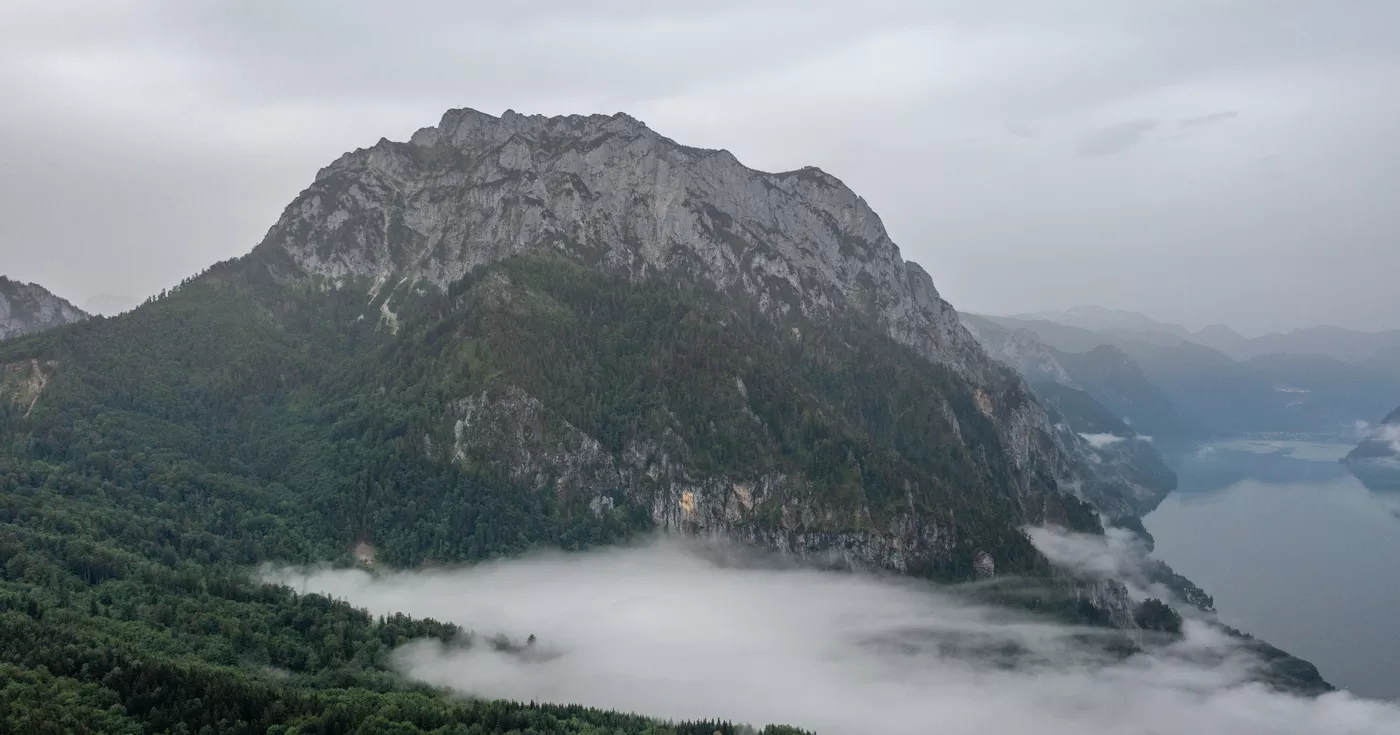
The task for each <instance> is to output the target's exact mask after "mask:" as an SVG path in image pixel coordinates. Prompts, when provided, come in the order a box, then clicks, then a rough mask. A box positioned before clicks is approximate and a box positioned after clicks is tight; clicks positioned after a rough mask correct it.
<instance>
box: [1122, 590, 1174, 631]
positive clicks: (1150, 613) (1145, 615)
mask: <svg viewBox="0 0 1400 735" xmlns="http://www.w3.org/2000/svg"><path fill="white" fill-rule="evenodd" d="M1133 621H1134V622H1136V623H1137V625H1138V627H1139V628H1142V629H1143V630H1155V631H1159V632H1162V633H1173V634H1180V633H1181V613H1178V612H1177V611H1175V610H1173V609H1171V607H1169V606H1168V605H1167V604H1166V603H1164V602H1162V601H1161V600H1159V599H1157V598H1155V597H1153V598H1148V599H1146V600H1143V601H1142V602H1141V603H1139V604H1138V606H1137V609H1136V610H1134V611H1133Z"/></svg>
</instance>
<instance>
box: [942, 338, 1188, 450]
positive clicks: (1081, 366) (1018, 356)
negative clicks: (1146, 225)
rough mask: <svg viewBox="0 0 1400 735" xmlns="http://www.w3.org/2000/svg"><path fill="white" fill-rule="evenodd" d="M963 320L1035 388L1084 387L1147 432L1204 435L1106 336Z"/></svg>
mask: <svg viewBox="0 0 1400 735" xmlns="http://www.w3.org/2000/svg"><path fill="white" fill-rule="evenodd" d="M962 318H963V323H964V324H965V325H966V326H967V328H968V330H969V331H971V332H972V333H973V335H974V336H976V337H977V338H978V340H979V341H981V342H982V344H983V346H985V347H986V348H987V351H988V352H989V353H991V354H992V356H994V357H996V358H997V359H999V360H1001V361H1003V362H1005V363H1007V364H1008V365H1010V366H1011V367H1013V368H1015V369H1016V370H1017V371H1018V372H1020V373H1021V374H1022V375H1024V376H1025V377H1026V379H1027V380H1029V381H1031V383H1032V385H1033V386H1034V385H1041V386H1043V385H1044V384H1047V383H1055V384H1059V385H1063V386H1067V387H1071V388H1075V389H1077V390H1081V391H1083V392H1084V393H1086V394H1088V395H1089V396H1092V397H1093V398H1094V400H1095V401H1097V402H1098V403H1100V404H1102V406H1103V407H1104V408H1105V409H1106V410H1108V411H1110V412H1111V413H1113V414H1114V415H1115V416H1116V417H1117V418H1118V419H1119V420H1122V421H1125V422H1126V423H1128V424H1131V425H1132V426H1133V427H1134V429H1135V430H1136V431H1138V432H1141V433H1143V434H1147V435H1149V436H1162V437H1184V436H1187V435H1195V434H1199V433H1201V427H1197V426H1192V425H1190V423H1189V422H1188V421H1186V419H1185V418H1184V417H1183V416H1182V414H1181V412H1180V411H1179V410H1178V409H1177V407H1176V406H1175V404H1174V403H1173V402H1172V399H1171V398H1170V397H1168V396H1167V394H1166V393H1165V392H1163V391H1162V389H1161V388H1159V387H1158V386H1157V385H1155V384H1153V383H1152V381H1151V379H1150V378H1148V376H1147V374H1146V373H1145V372H1144V371H1143V370H1142V368H1141V367H1139V366H1138V365H1137V364H1136V363H1135V362H1133V360H1132V359H1131V358H1130V357H1128V355H1127V354H1125V353H1124V352H1123V351H1122V350H1120V349H1118V348H1116V347H1114V346H1112V345H1107V344H1103V337H1101V336H1099V335H1097V334H1094V333H1092V332H1088V331H1086V330H1081V329H1079V328H1076V327H1060V326H1059V325H1055V324H1054V323H1052V322H1027V323H1025V324H1027V325H1028V326H1017V325H1013V324H1009V323H1008V322H1010V321H1011V320H1005V319H995V318H988V317H982V316H977V315H975V314H964V315H962ZM1047 328H1048V331H1050V332H1051V333H1052V334H1051V338H1050V339H1043V338H1042V336H1041V334H1042V331H1045V330H1047ZM1055 341H1059V342H1060V344H1059V345H1056V344H1054V342H1055ZM1061 345H1066V346H1067V348H1066V347H1062V346H1061ZM1085 345H1088V347H1085ZM1075 348H1084V349H1082V350H1079V349H1075Z"/></svg>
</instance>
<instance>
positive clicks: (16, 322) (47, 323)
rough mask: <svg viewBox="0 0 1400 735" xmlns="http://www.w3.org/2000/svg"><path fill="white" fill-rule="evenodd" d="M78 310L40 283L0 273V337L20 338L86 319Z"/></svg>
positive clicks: (86, 316) (83, 313) (80, 310)
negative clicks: (16, 279)
mask: <svg viewBox="0 0 1400 735" xmlns="http://www.w3.org/2000/svg"><path fill="white" fill-rule="evenodd" d="M87 318H88V315H87V313H86V312H84V311H83V310H82V309H79V308H78V307H76V306H74V305H72V304H71V303H69V302H68V301H67V300H65V299H62V298H59V297H58V296H55V295H53V294H52V293H50V292H49V291H48V290H47V289H45V288H44V287H43V286H40V285H38V284H34V283H20V282H19V281H14V280H11V279H9V278H6V277H5V276H0V340H4V339H12V338H15V337H23V336H25V335H27V334H34V333H37V332H42V331H44V330H45V329H52V328H54V327H61V326H64V325H65V324H73V323H76V322H80V321H82V320H84V319H87Z"/></svg>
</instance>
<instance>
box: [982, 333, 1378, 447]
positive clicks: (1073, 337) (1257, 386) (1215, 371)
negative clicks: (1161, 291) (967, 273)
mask: <svg viewBox="0 0 1400 735" xmlns="http://www.w3.org/2000/svg"><path fill="white" fill-rule="evenodd" d="M988 319H990V320H991V321H993V322H994V323H996V324H998V325H999V326H1000V327H1001V328H1003V329H1023V330H1026V331H1028V332H1032V333H1034V334H1035V335H1036V337H1037V338H1039V339H1040V340H1042V341H1043V342H1045V343H1046V344H1047V345H1049V346H1051V347H1052V348H1055V349H1058V350H1061V351H1064V352H1078V353H1089V352H1092V351H1093V350H1095V349H1097V348H1099V347H1102V346H1105V345H1106V346H1109V347H1111V348H1114V349H1115V350H1117V351H1118V352H1120V353H1121V354H1122V355H1124V356H1125V357H1126V358H1127V359H1129V360H1130V361H1131V362H1132V363H1133V364H1134V365H1136V366H1138V367H1140V368H1141V370H1142V371H1143V373H1144V374H1145V375H1146V377H1147V379H1148V380H1149V381H1150V382H1151V383H1152V384H1153V385H1155V386H1157V387H1159V388H1160V390H1161V391H1162V392H1163V393H1165V394H1166V396H1167V397H1168V398H1169V399H1170V401H1171V403H1172V404H1173V405H1174V406H1176V407H1178V408H1179V409H1180V411H1181V414H1182V416H1183V417H1184V419H1185V422H1186V424H1187V426H1188V427H1197V428H1196V430H1197V431H1204V432H1207V433H1216V434H1249V433H1278V432H1287V433H1302V434H1329V435H1337V436H1340V435H1346V434H1349V433H1350V432H1351V427H1352V426H1353V425H1354V423H1355V422H1356V421H1357V420H1360V419H1362V418H1364V417H1366V416H1369V415H1373V414H1374V413H1375V407H1376V406H1388V405H1391V404H1390V399H1389V398H1388V396H1392V395H1395V393H1394V390H1395V382H1394V380H1393V379H1392V378H1391V377H1390V376H1388V375H1385V374H1383V373H1382V372H1381V371H1379V370H1374V369H1368V368H1366V367H1364V366H1355V365H1349V364H1347V363H1344V362H1342V361H1340V360H1336V359H1332V358H1328V357H1326V356H1304V355H1266V356H1262V357H1259V358H1256V359H1252V360H1248V361H1243V362H1241V361H1238V360H1234V359H1232V358H1231V357H1229V356H1228V355H1225V354H1224V353H1222V352H1220V351H1218V350H1215V349H1212V348H1210V347H1206V346H1205V345H1202V344H1198V343H1196V342H1192V341H1189V340H1180V339H1176V340H1174V341H1171V342H1167V341H1166V340H1164V339H1162V338H1161V334H1160V333H1159V334H1158V336H1157V337H1154V338H1153V339H1151V340H1145V339H1134V338H1129V337H1124V336H1122V335H1121V334H1117V333H1104V332H1095V331H1090V330H1087V329H1080V328H1078V327H1071V326H1066V325H1064V324H1059V323H1056V322H1049V321H1024V320H1018V319H1012V318H1008V317H988ZM1104 402H1105V404H1106V405H1111V403H1110V401H1107V400H1105V401H1104ZM1124 412H1125V415H1127V409H1124Z"/></svg>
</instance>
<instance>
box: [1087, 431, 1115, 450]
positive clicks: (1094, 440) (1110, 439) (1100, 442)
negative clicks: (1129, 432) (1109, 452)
mask: <svg viewBox="0 0 1400 735" xmlns="http://www.w3.org/2000/svg"><path fill="white" fill-rule="evenodd" d="M1079 436H1081V437H1083V438H1084V441H1086V442H1089V446H1091V447H1093V448H1095V449H1103V448H1104V447H1106V446H1108V445H1110V444H1117V443H1118V442H1121V441H1123V440H1124V439H1125V438H1126V437H1121V436H1118V435H1116V434H1080V435H1079Z"/></svg>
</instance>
